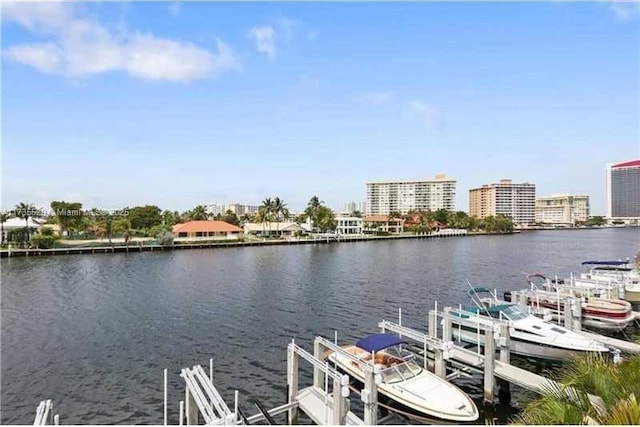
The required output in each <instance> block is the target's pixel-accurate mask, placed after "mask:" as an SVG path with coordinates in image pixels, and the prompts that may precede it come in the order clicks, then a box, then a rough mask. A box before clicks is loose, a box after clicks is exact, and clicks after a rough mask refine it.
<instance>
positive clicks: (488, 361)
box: [484, 327, 495, 403]
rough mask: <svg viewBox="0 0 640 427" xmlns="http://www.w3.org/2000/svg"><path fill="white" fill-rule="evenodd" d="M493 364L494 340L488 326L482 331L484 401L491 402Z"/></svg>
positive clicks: (493, 382)
mask: <svg viewBox="0 0 640 427" xmlns="http://www.w3.org/2000/svg"><path fill="white" fill-rule="evenodd" d="M494 365H495V342H494V340H493V328H492V327H488V328H487V329H486V330H485V332H484V401H485V403H490V402H493V396H494V392H495V390H494V388H495V378H494V377H493V371H494Z"/></svg>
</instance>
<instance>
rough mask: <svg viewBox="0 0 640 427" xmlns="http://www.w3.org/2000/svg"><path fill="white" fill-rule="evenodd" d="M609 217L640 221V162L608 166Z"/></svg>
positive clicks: (633, 161)
mask: <svg viewBox="0 0 640 427" xmlns="http://www.w3.org/2000/svg"><path fill="white" fill-rule="evenodd" d="M607 217H608V218H611V219H614V220H616V219H618V220H631V221H633V222H637V221H638V220H640V160H631V161H628V162H624V163H617V164H615V165H607Z"/></svg>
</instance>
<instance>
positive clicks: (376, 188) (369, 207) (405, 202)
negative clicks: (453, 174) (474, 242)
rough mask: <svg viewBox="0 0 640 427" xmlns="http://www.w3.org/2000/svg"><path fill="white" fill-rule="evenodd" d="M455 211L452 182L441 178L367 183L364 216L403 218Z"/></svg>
mask: <svg viewBox="0 0 640 427" xmlns="http://www.w3.org/2000/svg"><path fill="white" fill-rule="evenodd" d="M455 207H456V180H455V179H453V178H448V177H446V176H445V175H444V174H438V175H436V176H435V178H434V179H425V180H413V181H377V182H368V183H367V203H366V211H365V212H366V214H367V215H388V214H389V213H391V212H400V213H402V214H406V213H407V212H409V211H410V210H422V211H424V210H431V211H436V210H438V209H447V210H450V211H453V210H455Z"/></svg>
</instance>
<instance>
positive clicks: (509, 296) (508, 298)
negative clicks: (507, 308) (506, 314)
mask: <svg viewBox="0 0 640 427" xmlns="http://www.w3.org/2000/svg"><path fill="white" fill-rule="evenodd" d="M503 297H504V300H505V301H507V302H511V291H507V292H505V293H504V295H503Z"/></svg>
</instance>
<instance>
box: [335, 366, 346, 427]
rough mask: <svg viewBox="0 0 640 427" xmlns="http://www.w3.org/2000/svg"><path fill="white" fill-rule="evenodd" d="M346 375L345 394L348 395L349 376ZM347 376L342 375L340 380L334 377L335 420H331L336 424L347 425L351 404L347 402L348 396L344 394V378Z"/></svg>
mask: <svg viewBox="0 0 640 427" xmlns="http://www.w3.org/2000/svg"><path fill="white" fill-rule="evenodd" d="M345 377H346V384H345V386H346V387H347V388H346V390H347V391H346V392H344V394H347V396H348V392H349V388H348V386H349V377H348V376H345ZM345 377H341V378H340V380H338V379H334V380H333V420H331V422H332V423H333V424H334V425H346V424H347V412H348V411H349V406H348V404H347V396H344V395H343V388H342V379H343V378H345Z"/></svg>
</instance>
